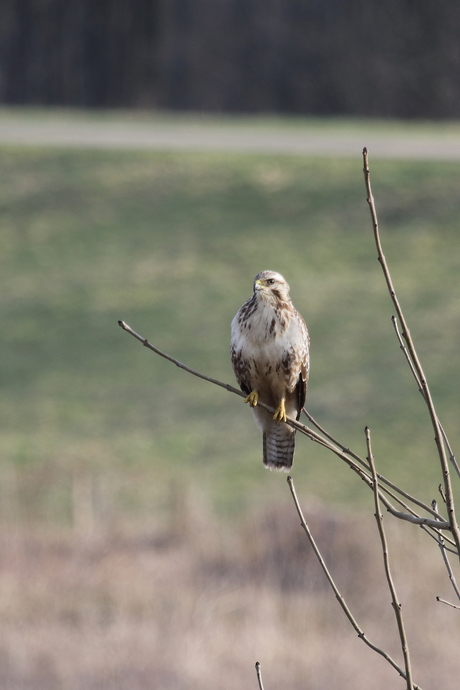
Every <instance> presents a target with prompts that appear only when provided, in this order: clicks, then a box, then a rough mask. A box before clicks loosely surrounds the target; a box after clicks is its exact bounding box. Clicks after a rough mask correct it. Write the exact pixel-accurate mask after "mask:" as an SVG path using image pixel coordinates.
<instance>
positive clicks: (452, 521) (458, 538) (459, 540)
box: [363, 148, 460, 555]
mask: <svg viewBox="0 0 460 690" xmlns="http://www.w3.org/2000/svg"><path fill="white" fill-rule="evenodd" d="M363 163H364V181H365V185H366V192H367V203H368V205H369V210H370V214H371V219H372V227H373V231H374V240H375V245H376V248H377V256H378V260H379V263H380V265H381V267H382V271H383V275H384V277H385V281H386V284H387V288H388V292H389V293H390V297H391V300H392V302H393V304H394V307H395V309H396V313H397V315H398V319H399V322H400V324H401V328H402V337H403V339H404V340H405V342H406V345H407V351H408V354H409V356H410V359H411V361H412V363H413V366H414V369H415V372H416V374H417V381H418V382H420V386H421V389H422V390H423V397H424V399H425V402H426V405H427V407H428V412H429V414H430V419H431V424H432V426H433V430H434V439H435V443H436V447H437V450H438V455H439V462H440V464H441V470H442V475H443V482H444V491H445V495H446V507H447V514H448V519H449V525H450V530H451V532H452V536H453V537H454V540H455V545H456V547H457V551H458V552H459V555H460V528H459V526H458V523H457V518H456V515H455V504H454V495H453V491H452V483H451V479H450V472H449V465H448V461H447V457H446V451H445V447H444V442H443V438H442V432H441V429H440V424H439V422H438V416H437V414H436V410H435V407H434V404H433V400H432V397H431V392H430V389H429V386H428V383H427V380H426V377H425V374H424V371H423V369H422V365H421V363H420V361H419V358H418V355H417V352H416V350H415V346H414V343H413V341H412V337H411V334H410V331H409V328H408V326H407V323H406V319H405V318H404V314H403V312H402V309H401V307H400V304H399V301H398V298H397V296H396V291H395V289H394V287H393V282H392V280H391V275H390V271H389V268H388V264H387V262H386V259H385V255H384V253H383V249H382V244H381V241H380V235H379V226H378V220H377V212H376V209H375V202H374V197H373V196H372V189H371V181H370V170H369V161H368V151H367V148H364V149H363Z"/></svg>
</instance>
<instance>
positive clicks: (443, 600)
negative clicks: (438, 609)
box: [436, 597, 460, 611]
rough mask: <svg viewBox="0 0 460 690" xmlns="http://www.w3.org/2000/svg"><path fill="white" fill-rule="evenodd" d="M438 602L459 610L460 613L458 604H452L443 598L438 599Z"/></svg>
mask: <svg viewBox="0 0 460 690" xmlns="http://www.w3.org/2000/svg"><path fill="white" fill-rule="evenodd" d="M436 601H440V602H441V604H447V606H451V607H452V608H453V609H458V610H459V611H460V606H457V605H456V604H451V603H450V601H446V600H445V599H441V597H436Z"/></svg>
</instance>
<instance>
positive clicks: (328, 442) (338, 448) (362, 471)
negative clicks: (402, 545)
mask: <svg viewBox="0 0 460 690" xmlns="http://www.w3.org/2000/svg"><path fill="white" fill-rule="evenodd" d="M118 325H119V326H120V328H122V329H123V330H124V331H126V332H127V333H130V335H132V336H133V337H134V338H136V339H137V340H138V341H139V342H140V343H142V345H143V346H144V347H146V348H148V349H149V350H152V352H155V353H156V354H157V355H160V357H163V358H164V359H167V360H168V361H169V362H172V363H173V364H175V365H176V366H177V367H179V368H180V369H183V370H184V371H186V372H188V373H189V374H192V375H193V376H197V377H198V378H200V379H202V380H204V381H207V382H208V383H213V384H214V385H216V386H219V387H220V388H224V389H225V390H226V391H228V392H230V393H234V394H235V395H238V396H239V397H241V398H244V397H245V394H244V393H243V392H242V391H239V390H238V389H237V388H234V387H233V386H230V385H229V384H228V383H223V382H222V381H219V380H217V379H214V378H212V377H210V376H206V375H205V374H202V373H201V372H199V371H196V370H195V369H192V368H191V367H188V366H187V365H186V364H183V363H182V362H180V361H179V360H178V359H176V358H175V357H172V356H171V355H168V354H167V353H166V352H163V351H162V350H160V349H159V348H157V347H155V345H152V343H150V342H149V341H148V340H147V338H143V337H142V336H141V335H139V334H138V333H136V331H134V330H133V329H132V328H131V327H130V326H128V324H127V323H125V322H124V321H119V322H118ZM258 404H259V405H260V407H263V408H264V409H266V410H268V411H269V412H274V411H275V410H274V408H272V407H269V406H268V405H265V404H264V403H261V402H259V403H258ZM304 412H305V414H306V415H307V417H308V418H309V419H310V420H311V421H312V422H313V423H314V424H315V426H316V427H317V428H319V429H321V431H322V433H324V434H325V436H326V438H324V437H322V436H321V435H319V434H318V433H317V432H316V431H314V429H310V428H309V427H307V426H305V425H304V424H301V423H300V422H297V421H294V420H292V419H287V420H286V424H289V425H290V426H292V427H293V428H294V429H296V430H297V431H299V432H300V433H302V434H304V435H305V436H307V437H308V438H310V439H311V440H312V441H314V442H315V443H318V444H320V445H322V446H324V447H325V448H327V449H328V450H330V451H331V452H332V453H334V454H335V455H337V457H339V458H340V459H341V460H343V461H344V462H345V463H346V464H347V465H348V466H349V467H350V469H352V470H353V471H354V472H356V474H358V476H359V477H361V479H362V480H363V481H364V482H365V483H366V484H367V486H369V488H372V486H373V484H372V479H371V477H370V475H369V472H368V470H367V465H366V463H365V462H364V460H363V459H362V458H360V457H359V456H358V455H356V454H355V453H352V452H351V451H350V450H349V449H347V448H345V447H344V446H342V444H340V443H339V442H338V441H336V440H335V439H333V437H332V436H331V435H330V434H328V433H327V432H325V431H324V429H322V427H320V426H319V425H318V424H317V423H316V422H315V421H314V420H313V417H311V415H310V414H309V413H308V412H307V411H306V410H305V409H304ZM355 459H356V462H355ZM358 463H359V464H358ZM381 481H382V482H384V483H386V484H388V485H389V486H391V487H392V488H394V489H395V490H396V491H398V492H399V493H400V494H401V495H403V496H405V497H406V498H407V499H408V500H410V501H412V502H413V503H414V504H416V505H419V506H420V507H421V508H423V509H424V510H426V511H427V512H431V513H432V514H433V515H434V517H435V519H434V520H431V519H430V518H425V517H421V516H419V515H417V514H416V513H415V512H414V511H412V510H411V509H410V508H409V507H408V506H406V505H405V504H403V503H402V502H401V501H400V500H399V499H396V500H398V501H399V502H400V503H401V504H402V505H404V507H405V508H406V509H407V510H410V511H411V514H409V513H402V512H400V511H397V510H396V509H395V508H394V507H393V506H392V505H391V503H390V502H389V501H388V499H387V498H386V497H385V496H384V495H381V500H382V502H383V503H384V504H385V506H386V508H387V509H388V510H389V511H390V512H391V513H392V514H393V515H394V516H395V517H397V518H399V519H401V520H407V521H409V522H413V523H415V524H418V525H422V526H428V527H432V528H435V529H449V524H448V523H447V522H444V523H442V522H439V515H438V514H437V513H434V512H433V511H432V509H431V508H430V507H429V506H426V505H425V504H423V503H422V502H421V501H418V499H416V498H414V497H412V496H410V495H409V494H407V493H406V492H403V491H402V490H401V489H398V487H396V486H395V485H394V484H392V483H391V482H389V481H388V480H386V479H385V478H384V477H381Z"/></svg>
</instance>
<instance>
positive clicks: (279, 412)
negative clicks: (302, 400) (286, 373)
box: [273, 398, 287, 423]
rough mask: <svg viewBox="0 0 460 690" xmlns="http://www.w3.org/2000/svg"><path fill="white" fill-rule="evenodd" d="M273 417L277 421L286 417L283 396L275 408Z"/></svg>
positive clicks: (284, 419) (281, 420) (283, 420)
mask: <svg viewBox="0 0 460 690" xmlns="http://www.w3.org/2000/svg"><path fill="white" fill-rule="evenodd" d="M273 419H275V420H276V421H277V422H278V423H280V422H285V421H286V419H287V417H286V408H285V407H284V398H281V402H280V404H279V405H278V407H277V408H276V412H275V414H274V415H273Z"/></svg>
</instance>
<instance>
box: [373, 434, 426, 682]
mask: <svg viewBox="0 0 460 690" xmlns="http://www.w3.org/2000/svg"><path fill="white" fill-rule="evenodd" d="M365 434H366V446H367V460H368V462H369V467H370V468H371V472H372V479H373V482H374V502H375V519H376V521H377V527H378V531H379V536H380V541H381V544H382V552H383V564H384V568H385V575H386V578H387V582H388V588H389V590H390V594H391V601H392V604H393V610H394V612H395V617H396V622H397V624H398V631H399V639H400V641H401V649H402V653H403V657H404V666H405V668H406V676H405V678H406V682H407V690H413V687H414V684H413V682H412V671H411V665H410V655H409V647H408V644H407V636H406V631H405V628H404V620H403V617H402V611H401V604H400V602H399V600H398V595H397V593H396V587H395V585H394V582H393V577H392V575H391V569H390V557H389V554H388V543H387V538H386V534H385V528H384V526H383V515H382V514H381V512H380V500H379V491H378V487H379V484H378V481H379V480H378V479H377V472H376V471H375V463H374V456H373V455H372V448H371V434H370V431H369V428H368V427H366V429H365Z"/></svg>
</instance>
